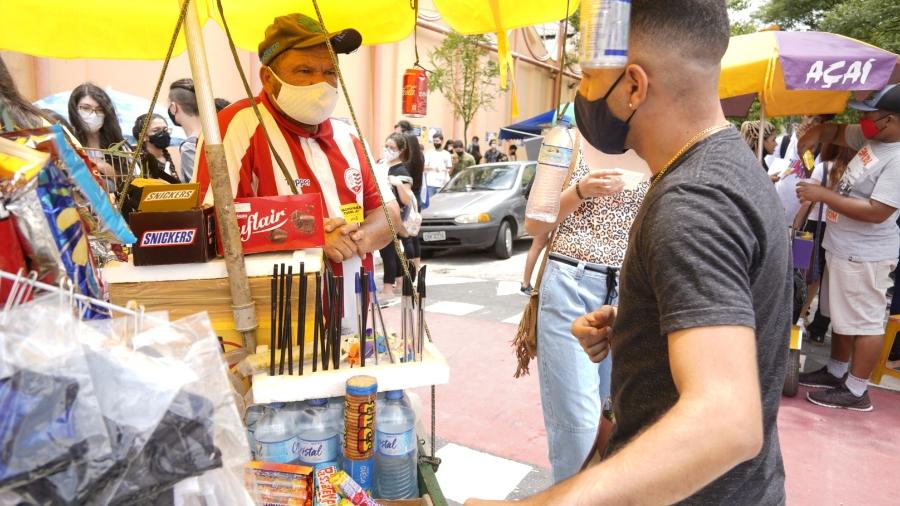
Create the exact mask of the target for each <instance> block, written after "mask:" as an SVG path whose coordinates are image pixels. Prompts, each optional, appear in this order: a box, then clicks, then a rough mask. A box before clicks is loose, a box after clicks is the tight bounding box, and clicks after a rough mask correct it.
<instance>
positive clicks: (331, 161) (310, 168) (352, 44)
mask: <svg viewBox="0 0 900 506" xmlns="http://www.w3.org/2000/svg"><path fill="white" fill-rule="evenodd" d="M325 37H328V38H329V39H330V40H331V44H332V46H333V48H334V51H335V52H336V53H341V54H347V53H351V52H353V51H355V50H356V49H357V48H359V46H360V45H361V44H362V36H361V35H360V34H359V32H358V31H356V30H354V29H346V30H342V31H339V32H333V33H326V32H325V31H324V30H323V29H322V27H321V25H320V24H319V23H318V22H316V21H315V20H313V19H312V18H310V17H308V16H305V15H303V14H296V13H295V14H288V15H285V16H280V17H277V18H275V20H274V22H273V23H272V24H271V25H270V26H269V27H268V28H266V32H265V38H264V40H263V41H262V42H261V43H260V44H259V59H260V63H261V64H262V67H261V68H260V71H259V76H260V80H261V81H262V84H263V90H262V92H261V93H260V94H259V95H258V96H257V97H256V100H257V101H258V104H259V112H260V114H261V116H262V120H263V122H264V123H265V126H266V130H267V131H268V134H269V136H270V137H271V141H272V144H273V146H274V149H275V150H276V151H277V152H278V154H279V155H280V157H281V159H282V160H283V161H284V165H285V168H286V169H287V172H288V174H289V176H290V177H291V178H292V179H293V181H294V184H295V186H296V188H297V191H298V192H299V193H321V194H322V198H323V200H324V204H325V210H326V219H325V234H326V238H325V254H326V256H327V257H328V259H329V260H330V261H331V262H332V266H333V267H334V269H335V273H336V274H341V273H342V272H346V273H348V274H349V275H348V276H345V279H346V278H349V279H350V280H352V278H353V275H352V274H353V273H354V272H358V271H359V267H360V265H364V266H365V267H366V270H368V271H371V270H373V263H372V255H371V252H372V251H374V250H377V249H379V248H381V247H384V246H385V245H386V244H388V243H389V241H390V239H391V233H390V230H389V227H388V224H387V220H386V219H385V216H384V212H383V210H382V207H381V206H382V201H381V199H380V198H379V195H378V184H377V182H376V180H375V176H374V175H373V172H372V171H371V169H370V167H369V164H368V163H367V161H366V157H365V154H364V151H363V145H362V142H361V141H360V139H359V138H358V137H357V136H355V135H354V134H353V133H352V131H351V127H350V126H349V125H347V124H346V123H344V122H342V121H337V120H335V119H332V118H331V117H330V116H331V114H332V112H333V111H334V108H335V105H336V104H337V100H338V90H337V88H336V86H337V71H336V69H335V65H334V63H333V62H332V59H331V57H330V56H329V52H328V48H327V46H326V45H325ZM219 128H220V129H221V131H222V144H223V145H224V148H225V157H226V161H227V164H228V171H229V174H230V178H231V186H232V191H233V192H234V195H235V196H236V197H263V196H273V195H291V194H292V190H291V187H290V184H289V182H288V180H287V178H286V177H285V175H283V172H282V169H281V168H280V167H279V166H278V164H277V162H276V161H275V160H274V159H273V156H272V153H271V152H270V150H269V147H268V143H267V141H266V137H265V133H264V132H263V130H262V128H260V124H259V120H258V119H257V116H256V114H255V113H254V111H253V108H252V107H251V105H250V101H249V99H244V100H241V101H238V102H236V103H234V104H232V105H231V106H229V107H227V108H225V109H224V110H222V111H221V112H220V113H219ZM197 151H198V153H200V156H198V157H197V161H196V170H195V171H194V174H195V176H194V181H196V182H198V183H200V190H201V195H203V202H204V203H205V204H211V203H212V192H211V191H209V190H210V184H209V183H210V178H209V170H208V168H207V161H206V154H205V153H204V152H203V149H202V145H201V146H199V149H198V150H197ZM383 196H384V202H385V205H387V206H388V210H389V212H391V214H392V220H394V222H395V223H399V222H400V218H399V208H397V204H396V202H395V199H394V196H393V195H392V194H391V193H390V192H385V193H384V194H383ZM351 286H352V285H351ZM351 300H352V299H351Z"/></svg>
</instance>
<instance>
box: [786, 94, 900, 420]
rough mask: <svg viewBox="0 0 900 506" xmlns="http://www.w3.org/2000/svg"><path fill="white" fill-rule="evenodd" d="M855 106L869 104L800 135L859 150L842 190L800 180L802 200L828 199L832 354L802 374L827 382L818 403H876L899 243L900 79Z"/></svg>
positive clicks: (855, 406)
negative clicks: (854, 120) (854, 116)
mask: <svg viewBox="0 0 900 506" xmlns="http://www.w3.org/2000/svg"><path fill="white" fill-rule="evenodd" d="M850 107H852V108H854V109H857V110H859V111H862V118H861V119H860V120H859V125H850V126H845V125H836V124H833V123H826V124H824V125H819V126H815V127H813V128H810V129H809V130H808V131H807V132H806V134H805V135H803V136H802V137H801V138H800V140H799V142H798V151H800V152H801V153H802V152H804V151H806V150H811V149H813V148H814V147H815V146H816V145H817V144H820V143H826V144H827V143H831V144H836V145H838V146H848V147H850V148H853V149H856V150H858V151H857V153H856V156H855V157H853V160H852V161H851V162H850V165H849V166H848V167H847V170H846V171H845V172H844V175H843V177H841V180H840V183H838V186H837V188H836V189H835V190H832V189H829V188H826V187H823V186H822V185H819V184H816V183H807V182H801V183H799V184H798V185H797V190H796V191H797V197H799V199H800V201H801V202H821V203H823V204H825V205H826V206H828V209H827V216H826V221H827V222H828V227H827V228H826V229H825V239H824V240H823V242H822V245H823V247H824V248H825V264H826V267H825V276H824V277H823V279H822V293H821V300H820V303H821V305H822V313H823V314H824V315H825V316H829V317H831V358H830V359H829V360H828V364H827V365H826V366H825V367H822V368H821V369H819V370H816V371H812V372H807V373H803V374H801V375H800V384H801V385H806V386H811V387H819V388H824V390H815V391H811V392H809V393H807V394H806V398H807V399H808V400H809V401H810V402H812V403H813V404H818V405H819V406H825V407H829V408H843V409H851V410H854V411H871V410H872V409H873V406H872V401H871V400H870V399H869V392H868V383H869V376H870V375H871V374H872V369H873V368H874V367H875V362H876V361H877V360H878V355H879V353H880V352H881V346H882V341H883V339H884V312H885V296H886V292H887V289H888V288H890V287H891V278H890V274H891V271H893V270H894V268H895V267H896V266H897V252H898V250H900V231H898V229H897V217H898V214H900V213H898V211H897V209H898V208H900V85H896V84H891V85H888V86H887V87H886V88H884V89H882V90H880V91H878V92H876V93H874V94H873V95H872V96H871V97H870V98H869V99H867V100H865V101H862V102H851V103H850ZM851 360H852V361H851Z"/></svg>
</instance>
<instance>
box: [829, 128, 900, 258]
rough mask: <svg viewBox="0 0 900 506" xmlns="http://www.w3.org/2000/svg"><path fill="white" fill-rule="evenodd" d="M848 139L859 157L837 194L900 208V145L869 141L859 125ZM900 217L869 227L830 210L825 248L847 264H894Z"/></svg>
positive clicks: (849, 130)
mask: <svg viewBox="0 0 900 506" xmlns="http://www.w3.org/2000/svg"><path fill="white" fill-rule="evenodd" d="M845 138H846V140H847V144H848V145H850V147H851V148H853V149H856V150H858V153H856V156H855V157H853V160H851V161H850V165H848V166H847V170H846V171H845V172H844V177H842V178H841V182H840V183H839V184H838V187H837V191H838V193H840V194H841V195H843V196H845V197H853V198H857V199H864V200H869V199H872V200H877V201H878V202H881V203H882V204H887V205H889V206H891V207H893V208H895V209H897V208H900V142H891V143H885V142H878V141H872V140H867V139H866V138H865V137H863V134H862V129H861V128H860V127H859V125H850V126H848V127H847V129H846V134H845ZM898 215H900V211H894V212H893V214H891V216H890V217H889V218H888V219H886V220H884V221H882V222H881V223H868V222H865V221H858V220H854V219H852V218H848V217H847V216H844V215H842V214H838V213H837V212H835V211H832V210H831V209H829V210H828V212H827V213H826V222H827V223H828V227H826V229H825V239H823V240H822V246H823V247H824V248H825V249H826V250H828V251H829V252H830V253H831V254H832V255H834V256H836V257H838V258H843V259H846V260H854V261H857V262H879V261H882V260H895V259H896V258H897V251H898V250H900V230H898V229H897V216H898Z"/></svg>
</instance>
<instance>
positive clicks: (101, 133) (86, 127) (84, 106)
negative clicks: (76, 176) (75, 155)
mask: <svg viewBox="0 0 900 506" xmlns="http://www.w3.org/2000/svg"><path fill="white" fill-rule="evenodd" d="M69 123H71V124H72V128H74V129H75V131H74V132H73V133H74V134H75V138H76V139H78V142H80V143H81V145H82V147H84V148H85V151H87V153H88V156H90V157H91V159H92V160H93V161H94V164H95V165H96V166H97V170H99V171H100V173H101V174H103V176H104V177H106V178H108V180H109V179H112V178H114V177H115V176H121V175H123V174H120V173H119V172H123V173H124V171H125V169H124V168H118V167H117V168H113V164H112V160H111V158H110V157H109V156H105V155H104V154H103V153H102V152H100V151H97V150H104V149H111V148H116V147H117V146H120V145H123V144H125V138H124V137H123V136H122V129H121V128H120V127H119V118H118V115H117V114H116V108H115V106H113V103H112V100H111V99H110V98H109V95H107V94H106V92H105V91H103V90H102V89H100V87H99V86H97V85H96V84H93V83H84V84H80V85H78V86H77V87H76V88H75V89H74V90H72V94H71V95H70V96H69ZM107 186H113V187H114V184H113V185H107Z"/></svg>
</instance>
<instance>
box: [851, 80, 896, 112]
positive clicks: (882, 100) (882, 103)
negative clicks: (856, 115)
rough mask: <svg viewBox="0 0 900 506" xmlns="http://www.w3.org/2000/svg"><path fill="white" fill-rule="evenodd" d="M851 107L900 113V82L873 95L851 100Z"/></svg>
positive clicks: (861, 109) (860, 109)
mask: <svg viewBox="0 0 900 506" xmlns="http://www.w3.org/2000/svg"><path fill="white" fill-rule="evenodd" d="M849 105H850V107H852V108H854V109H856V110H858V111H887V112H895V113H900V84H889V85H887V86H885V87H884V88H883V89H882V90H881V91H878V92H875V93H874V94H873V95H872V96H871V97H869V98H867V99H865V100H862V101H858V100H854V101H852V102H850V104H849Z"/></svg>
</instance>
